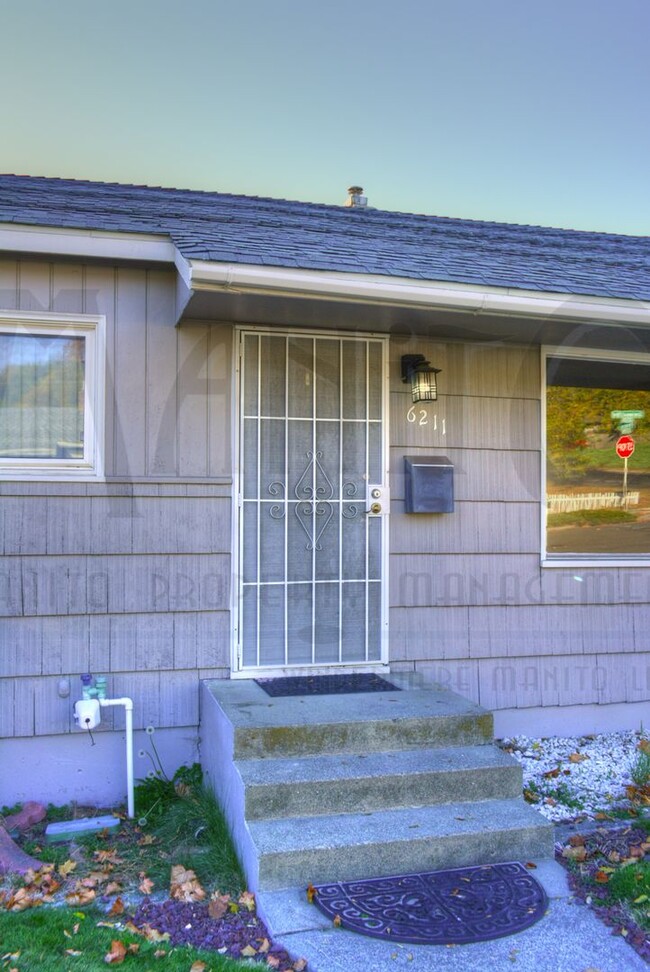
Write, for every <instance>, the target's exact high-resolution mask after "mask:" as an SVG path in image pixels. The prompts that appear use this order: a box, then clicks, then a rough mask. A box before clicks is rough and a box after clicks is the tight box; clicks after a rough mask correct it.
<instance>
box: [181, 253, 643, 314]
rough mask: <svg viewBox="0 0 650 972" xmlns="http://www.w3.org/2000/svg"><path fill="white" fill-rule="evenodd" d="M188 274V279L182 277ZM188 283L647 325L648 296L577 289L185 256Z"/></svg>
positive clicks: (254, 291)
mask: <svg viewBox="0 0 650 972" xmlns="http://www.w3.org/2000/svg"><path fill="white" fill-rule="evenodd" d="M186 279H187V278H186ZM187 283H188V285H189V286H190V287H191V289H192V290H193V291H195V292H197V291H202V292H205V291H213V292H219V293H231V294H236V293H241V294H259V295H262V294H267V295H272V296H285V297H309V298H310V299H312V300H338V301H343V302H346V303H364V304H368V303H372V304H395V305H400V306H403V307H420V308H426V307H429V308H431V307H436V308H440V309H444V310H450V311H463V312H465V313H470V314H498V315H500V316H508V315H512V316H516V317H532V318H551V317H552V318H554V319H556V320H563V319H564V320H572V321H575V320H581V321H589V322H590V323H595V324H598V323H602V324H612V323H617V324H627V325H633V326H636V327H648V326H650V301H636V300H625V299H622V298H615V297H587V296H584V295H580V294H561V293H559V294H555V293H540V292H538V291H529V290H518V289H511V288H508V287H491V286H487V285H486V286H482V287H476V285H474V284H456V283H449V282H446V281H441V282H435V281H433V282H432V281H420V280H411V279H410V278H407V277H390V278H387V277H384V276H380V275H374V274H357V273H331V272H320V271H314V270H288V269H287V270H285V269H282V268H275V267H258V266H250V265H246V264H223V263H211V262H208V261H204V260H190V261H189V279H187Z"/></svg>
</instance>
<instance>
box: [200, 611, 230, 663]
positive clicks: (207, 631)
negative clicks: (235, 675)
mask: <svg viewBox="0 0 650 972" xmlns="http://www.w3.org/2000/svg"><path fill="white" fill-rule="evenodd" d="M196 642H197V648H196V655H197V665H198V667H199V668H229V667H230V612H228V611H209V612H206V613H204V614H199V615H198V616H197V622H196Z"/></svg>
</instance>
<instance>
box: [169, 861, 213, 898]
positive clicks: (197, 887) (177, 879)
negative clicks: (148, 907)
mask: <svg viewBox="0 0 650 972" xmlns="http://www.w3.org/2000/svg"><path fill="white" fill-rule="evenodd" d="M169 893H170V895H171V896H172V898H176V899H177V900H178V901H202V900H203V898H205V891H204V890H203V888H202V887H201V884H200V882H199V880H198V878H197V876H196V874H195V873H194V871H192V870H190V869H189V868H184V867H183V865H182V864H174V865H173V866H172V871H171V881H170V887H169Z"/></svg>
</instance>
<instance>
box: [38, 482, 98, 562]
mask: <svg viewBox="0 0 650 972" xmlns="http://www.w3.org/2000/svg"><path fill="white" fill-rule="evenodd" d="M38 503H39V506H40V508H41V509H42V508H43V505H45V508H46V524H47V525H46V529H45V537H46V541H47V553H48V554H72V553H75V554H86V553H89V552H90V549H91V536H92V534H91V515H90V514H91V500H90V499H89V498H88V497H85V496H74V497H70V496H48V497H47V499H46V500H45V501H43V500H39V501H38ZM32 516H33V518H34V519H35V520H38V519H39V517H38V515H34V514H32Z"/></svg>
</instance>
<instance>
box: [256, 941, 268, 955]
mask: <svg viewBox="0 0 650 972" xmlns="http://www.w3.org/2000/svg"><path fill="white" fill-rule="evenodd" d="M258 941H259V938H258ZM270 947H271V943H270V941H269V940H268V938H263V939H262V941H261V943H260V945H259V947H258V949H257V951H258V952H259V953H260V955H266V953H267V952H268V950H269V949H270Z"/></svg>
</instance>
